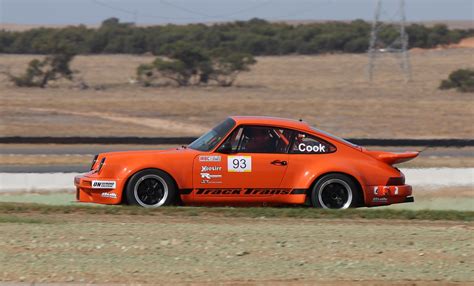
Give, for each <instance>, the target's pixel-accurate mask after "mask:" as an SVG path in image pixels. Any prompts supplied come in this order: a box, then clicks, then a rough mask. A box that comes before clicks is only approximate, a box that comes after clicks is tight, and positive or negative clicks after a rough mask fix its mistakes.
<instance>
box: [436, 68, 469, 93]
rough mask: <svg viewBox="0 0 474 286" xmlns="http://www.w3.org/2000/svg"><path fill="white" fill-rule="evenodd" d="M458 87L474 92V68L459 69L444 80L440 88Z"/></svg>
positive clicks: (458, 88) (464, 90) (462, 90)
mask: <svg viewBox="0 0 474 286" xmlns="http://www.w3.org/2000/svg"><path fill="white" fill-rule="evenodd" d="M451 88H456V89H457V90H458V91H460V92H474V69H458V70H455V71H453V72H452V73H451V74H450V75H449V78H448V79H446V80H442V81H441V84H440V86H439V89H451Z"/></svg>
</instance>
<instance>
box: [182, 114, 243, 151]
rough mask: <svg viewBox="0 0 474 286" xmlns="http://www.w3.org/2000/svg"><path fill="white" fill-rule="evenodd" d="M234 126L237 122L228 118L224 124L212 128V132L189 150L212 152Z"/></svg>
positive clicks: (192, 144) (200, 138) (190, 145)
mask: <svg viewBox="0 0 474 286" xmlns="http://www.w3.org/2000/svg"><path fill="white" fill-rule="evenodd" d="M234 126H235V121H234V120H233V119H232V118H227V119H226V120H224V121H223V122H222V123H220V124H219V125H217V126H216V127H214V128H212V130H211V131H209V132H207V133H206V134H204V135H202V136H201V137H199V138H198V139H196V140H195V141H194V142H193V143H191V144H189V146H188V148H191V149H194V150H198V151H211V150H212V149H214V147H216V145H217V144H218V143H219V142H221V140H222V139H223V138H224V136H225V135H226V134H227V133H229V131H230V130H231V129H232V128H233V127H234Z"/></svg>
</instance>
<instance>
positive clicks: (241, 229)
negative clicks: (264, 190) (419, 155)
mask: <svg viewBox="0 0 474 286" xmlns="http://www.w3.org/2000/svg"><path fill="white" fill-rule="evenodd" d="M36 219H40V220H41V219H45V220H48V219H49V220H48V224H41V223H16V222H11V223H3V224H2V225H1V227H2V232H0V262H1V263H0V280H2V281H4V282H9V281H16V282H19V281H24V282H79V283H153V284H159V283H203V284H205V285H208V284H214V283H217V282H219V283H244V284H248V283H265V284H272V283H273V282H277V283H284V284H286V283H288V282H289V283H291V284H293V283H294V284H300V283H302V284H304V283H306V284H308V283H310V284H311V283H315V282H324V283H328V285H333V284H338V283H341V282H342V283H344V282H345V281H355V282H353V283H354V284H355V285H358V284H357V283H362V282H364V281H367V283H369V284H370V283H373V284H377V285H378V284H386V283H393V282H399V283H418V282H421V283H422V284H423V283H429V282H437V283H448V282H461V283H470V282H472V281H474V277H473V275H472V263H473V262H474V260H473V258H472V256H471V255H469V253H472V251H473V250H474V249H473V243H472V231H473V225H472V223H423V222H417V223H411V222H410V221H406V222H400V223H392V222H390V223H387V222H384V221H365V220H356V221H352V220H339V221H333V220H329V221H328V220H316V221H315V220H305V219H264V218H258V219H249V218H231V217H228V218H219V219H215V218H209V217H207V218H206V217H189V218H187V219H183V218H174V217H161V216H160V217H143V216H127V217H124V216H113V215H82V216H79V217H78V216H77V214H74V215H57V214H56V215H54V216H44V215H43V216H41V215H40V216H36ZM51 220H53V223H51ZM364 285H365V283H364Z"/></svg>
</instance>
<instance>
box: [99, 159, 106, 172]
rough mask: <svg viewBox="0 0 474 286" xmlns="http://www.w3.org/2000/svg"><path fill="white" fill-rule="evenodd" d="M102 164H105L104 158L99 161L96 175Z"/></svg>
mask: <svg viewBox="0 0 474 286" xmlns="http://www.w3.org/2000/svg"><path fill="white" fill-rule="evenodd" d="M104 164H105V157H104V158H102V160H100V164H99V167H98V168H97V173H99V172H100V169H102V167H103V166H104Z"/></svg>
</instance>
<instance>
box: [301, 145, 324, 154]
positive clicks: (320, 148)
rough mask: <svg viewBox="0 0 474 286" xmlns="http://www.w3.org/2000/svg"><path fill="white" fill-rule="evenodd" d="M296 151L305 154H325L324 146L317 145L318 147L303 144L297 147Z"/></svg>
mask: <svg viewBox="0 0 474 286" xmlns="http://www.w3.org/2000/svg"><path fill="white" fill-rule="evenodd" d="M298 150H299V151H300V152H307V153H326V152H327V150H326V146H324V145H323V144H321V143H319V145H306V144H304V143H300V144H299V145H298Z"/></svg>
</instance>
